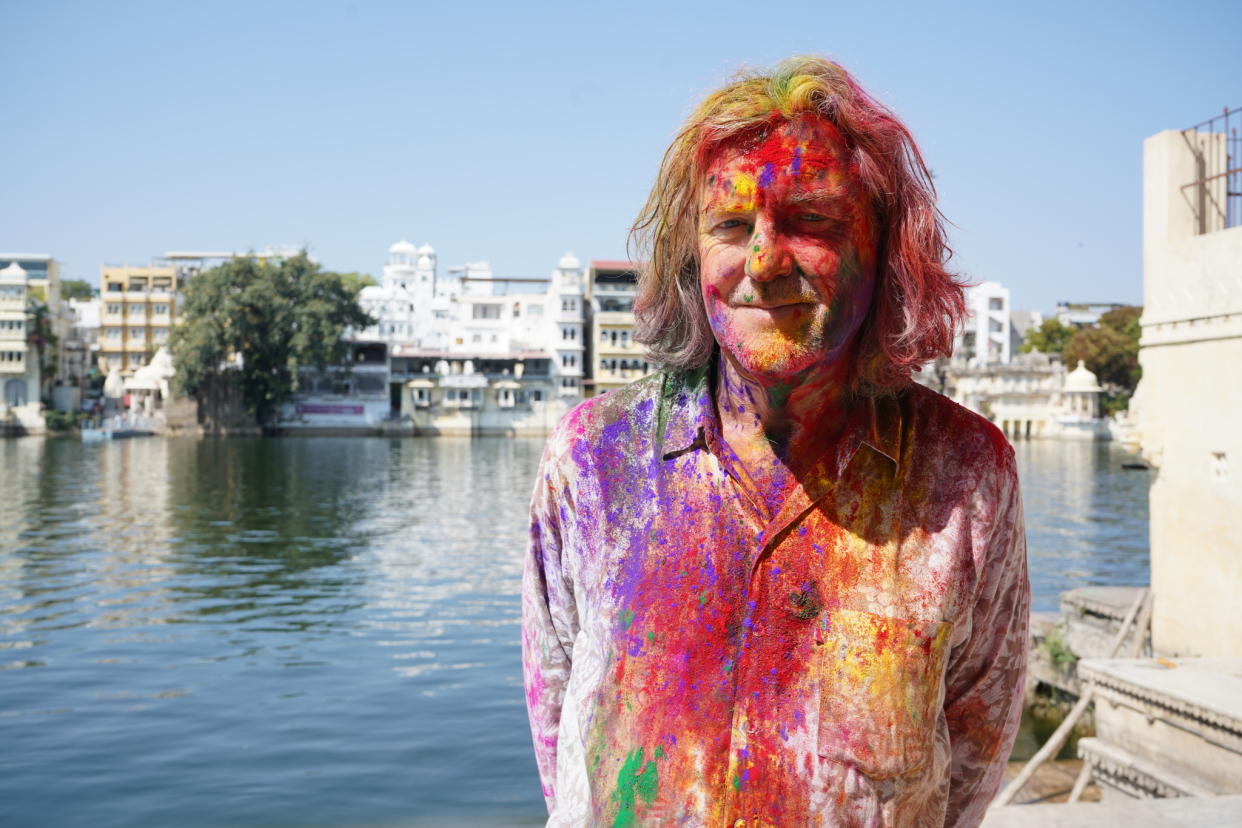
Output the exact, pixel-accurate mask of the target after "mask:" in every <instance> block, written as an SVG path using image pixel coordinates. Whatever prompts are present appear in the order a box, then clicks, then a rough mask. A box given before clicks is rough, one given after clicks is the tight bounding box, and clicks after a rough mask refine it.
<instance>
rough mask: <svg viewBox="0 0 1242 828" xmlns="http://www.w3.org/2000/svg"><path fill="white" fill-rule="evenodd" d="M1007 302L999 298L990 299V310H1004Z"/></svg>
mask: <svg viewBox="0 0 1242 828" xmlns="http://www.w3.org/2000/svg"><path fill="white" fill-rule="evenodd" d="M1004 309H1005V300H1004V299H1002V298H1000V297H999V296H993V297H991V298H990V299H988V310H1004Z"/></svg>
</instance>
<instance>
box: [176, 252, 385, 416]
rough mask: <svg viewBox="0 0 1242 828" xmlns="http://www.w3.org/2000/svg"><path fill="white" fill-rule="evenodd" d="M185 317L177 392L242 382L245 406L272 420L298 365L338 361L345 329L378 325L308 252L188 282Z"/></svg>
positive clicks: (237, 263) (236, 263) (227, 266)
mask: <svg viewBox="0 0 1242 828" xmlns="http://www.w3.org/2000/svg"><path fill="white" fill-rule="evenodd" d="M181 311H182V313H183V314H184V322H183V323H182V324H181V325H180V326H178V327H177V328H175V329H174V330H173V334H172V352H173V358H174V360H175V362H176V366H177V374H176V379H175V382H176V386H177V389H178V391H179V392H181V393H185V394H190V395H197V393H198V392H199V390H200V389H201V388H205V387H207V386H209V385H212V384H214V382H215V381H219V380H231V381H233V382H236V383H237V386H238V390H239V391H240V395H241V399H242V401H243V402H244V404H245V406H246V409H247V411H248V412H249V413H250V414H251V415H252V416H253V417H254V418H255V421H256V422H257V423H258V424H259V425H260V426H263V427H267V426H270V425H271V423H272V421H273V420H274V419H275V417H276V414H277V412H278V411H279V409H280V405H281V403H283V402H285V401H286V400H288V399H289V397H290V396H291V395H292V393H293V390H294V383H295V380H296V378H297V370H298V366H299V365H315V366H318V367H319V368H320V369H323V368H324V367H326V366H328V365H330V364H335V363H340V362H341V361H343V359H344V357H345V353H346V344H345V342H344V341H343V340H342V338H341V337H342V335H343V334H344V332H345V329H346V328H349V327H354V328H363V327H367V326H369V325H372V324H374V320H372V319H371V317H369V316H367V314H366V313H365V312H363V310H362V308H361V307H359V305H358V301H357V298H356V294H355V292H354V291H353V288H352V286H350V285H349V284H347V282H346V281H345V280H344V279H342V278H341V276H340V274H337V273H332V272H329V271H324V270H320V269H319V266H318V265H317V264H315V263H314V262H312V261H310V259H309V258H307V256H306V253H305V251H303V252H302V253H300V254H298V255H297V256H294V257H292V258H289V259H284V260H280V261H276V262H271V261H266V260H264V261H260V260H258V259H256V258H254V257H246V258H236V259H231V260H229V261H228V262H226V263H224V264H222V265H220V266H219V267H215V268H212V269H211V270H209V271H206V272H205V273H202V274H199V275H198V276H195V277H194V278H193V279H192V280H191V281H190V282H189V284H188V285H186V288H185V302H184V303H183V304H182V306H181Z"/></svg>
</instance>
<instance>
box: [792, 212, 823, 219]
mask: <svg viewBox="0 0 1242 828" xmlns="http://www.w3.org/2000/svg"><path fill="white" fill-rule="evenodd" d="M797 219H798V221H827V220H828V217H827V216H822V215H820V214H819V213H799V214H798V215H797Z"/></svg>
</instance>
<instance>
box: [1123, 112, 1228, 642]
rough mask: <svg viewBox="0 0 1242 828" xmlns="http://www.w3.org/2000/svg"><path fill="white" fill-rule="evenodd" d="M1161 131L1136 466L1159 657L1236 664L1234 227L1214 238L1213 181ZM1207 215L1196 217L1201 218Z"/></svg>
mask: <svg viewBox="0 0 1242 828" xmlns="http://www.w3.org/2000/svg"><path fill="white" fill-rule="evenodd" d="M1221 140H1222V136H1215V135H1203V134H1199V135H1196V134H1194V133H1189V134H1187V136H1186V137H1183V133H1181V132H1178V131H1173V130H1170V131H1166V132H1162V133H1159V134H1158V135H1154V136H1152V137H1151V138H1148V139H1147V140H1146V141H1145V142H1144V145H1143V292H1144V311H1143V318H1142V326H1143V337H1142V340H1141V350H1140V352H1139V361H1140V363H1141V364H1142V366H1143V381H1142V386H1141V388H1140V411H1139V413H1138V417H1139V423H1140V428H1141V429H1142V445H1143V452H1144V454H1145V455H1146V456H1147V457H1148V458H1149V459H1150V460H1151V462H1152V463H1153V465H1154V466H1155V468H1156V474H1155V479H1154V481H1153V483H1152V489H1151V578H1152V591H1153V593H1154V595H1155V604H1154V612H1153V615H1152V639H1153V644H1154V646H1155V648H1156V650H1157V651H1160V652H1165V653H1170V654H1178V655H1192V656H1242V531H1239V527H1238V519H1239V516H1242V427H1240V424H1242V227H1234V228H1230V229H1221V228H1222V222H1221V221H1220V220H1219V217H1214V216H1215V215H1216V213H1215V212H1214V211H1215V209H1216V208H1215V206H1214V205H1218V204H1223V196H1224V189H1223V181H1224V179H1218V180H1217V182H1218V183H1216V184H1214V185H1212V186H1210V187H1205V188H1202V190H1200V188H1197V187H1192V188H1189V189H1183V185H1185V184H1188V183H1190V182H1193V181H1196V180H1198V179H1199V178H1201V177H1202V176H1203V172H1202V166H1201V163H1200V162H1199V161H1198V160H1197V158H1196V152H1195V151H1194V149H1193V147H1194V146H1196V145H1197V146H1198V147H1200V148H1202V149H1203V150H1206V151H1207V152H1208V153H1209V154H1210V153H1214V152H1216V151H1217V149H1218V148H1217V147H1216V144H1218V143H1220V141H1221ZM1205 209H1206V212H1205Z"/></svg>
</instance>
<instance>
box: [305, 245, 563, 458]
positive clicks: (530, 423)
mask: <svg viewBox="0 0 1242 828" xmlns="http://www.w3.org/2000/svg"><path fill="white" fill-rule="evenodd" d="M582 294H583V271H582V266H581V263H580V262H579V261H578V259H577V258H575V257H574V256H573V255H572V254H569V253H567V254H565V256H563V257H562V258H561V260H560V261H559V262H558V264H557V267H556V269H555V270H554V271H553V272H552V274H551V276H550V277H548V278H509V277H503V278H502V277H496V276H495V275H494V274H493V272H492V268H491V265H489V264H488V263H487V262H485V261H477V262H467V263H466V264H464V265H458V266H454V267H450V268H448V269H447V271H446V272H445V273H439V272H438V271H437V267H436V258H435V251H434V250H433V249H432V248H431V247H430V246H428V245H424V246H422V247H420V248H415V247H414V246H413V245H412V244H410V243H409V242H406V241H400V242H397V243H396V244H394V245H392V247H390V248H389V250H388V263H387V265H386V266H385V267H384V277H383V283H382V284H380V285H375V286H371V287H366V288H363V290H362V292H361V293H360V294H359V301H360V303H361V304H362V305H363V308H364V309H365V310H366V311H367V312H368V313H370V314H371V315H372V316H373V317H375V319H376V324H375V325H373V326H371V327H370V328H367V329H365V330H361V331H356V332H353V333H352V334H351V338H352V339H353V340H354V341H355V342H358V343H359V344H362V343H365V342H374V343H377V344H379V343H382V344H383V345H384V346H385V347H386V348H387V354H388V356H387V365H388V375H387V379H386V382H387V386H388V393H387V395H386V397H385V404H386V409H385V410H386V415H387V416H386V420H387V422H386V423H385V425H384V427H385V428H387V429H388V430H389V431H394V432H396V433H400V432H401V430H402V428H404V427H407V426H408V428H409V429H412V430H413V431H414V432H416V433H427V434H515V433H531V434H543V433H546V432H547V431H549V430H550V429H551V428H552V426H554V425H555V423H556V421H557V419H559V418H560V416H561V415H562V414H563V413H564V412H565V411H567V410H568V409H569V408H570V407H572V406H573V405H574V404H576V403H577V402H578V401H579V400H580V399H581V398H582V377H583V370H584V367H585V360H584V356H583V354H584V348H585V343H584V341H583V336H584V333H583V326H584V321H585V320H584V318H583V314H584V303H583V298H582ZM331 404H332V405H346V403H345V402H341V401H337V402H333V403H331ZM315 405H319V406H321V409H317V410H324V411H326V410H327V409H322V406H324V405H329V403H328V402H322V403H315ZM369 406H370V403H367V404H365V405H364V406H363V408H364V409H365V411H366V412H367V417H368V419H369V421H374V419H375V417H374V412H373V411H372V410H371V408H370V407H369ZM333 410H336V409H333ZM342 410H344V409H342ZM351 410H352V409H351ZM401 424H406V425H405V426H402V425H401ZM372 425H374V423H373V422H369V423H368V424H362V427H371V426H372Z"/></svg>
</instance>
